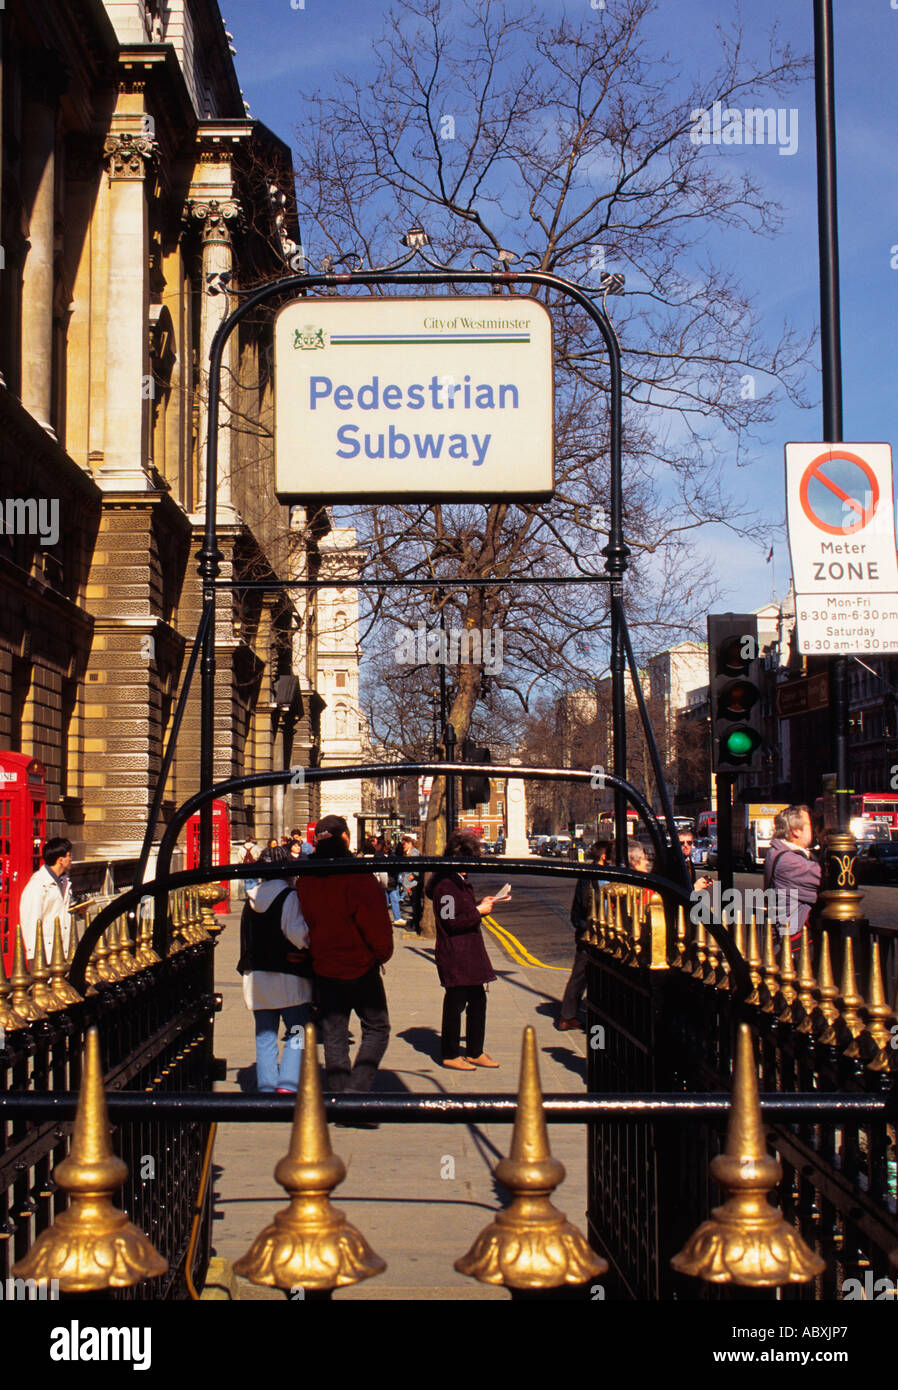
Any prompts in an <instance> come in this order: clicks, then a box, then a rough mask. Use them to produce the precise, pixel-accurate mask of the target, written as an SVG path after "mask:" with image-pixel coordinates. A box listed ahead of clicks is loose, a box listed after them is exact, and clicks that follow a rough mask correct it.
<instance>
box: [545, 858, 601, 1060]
mask: <svg viewBox="0 0 898 1390" xmlns="http://www.w3.org/2000/svg"><path fill="white" fill-rule="evenodd" d="M608 849H609V844H608V841H607V840H596V841H595V843H594V844H593V845H592V847H591V848H590V851H589V858H590V862H591V863H592V864H594V865H595V866H596V868H601V866H602V865H603V864H604V863H605V860H606V859H607V858H608ZM601 882H602V880H601V879H600V878H597V877H596V876H595V875H594V874H580V876H579V877H578V879H577V883H576V886H575V888H574V901H573V902H572V903H571V925H572V926H573V928H574V939H575V942H576V948H575V955H574V966H573V969H572V970H571V975H570V979H569V980H568V982H567V984H566V985H565V988H564V994H563V996H562V999H561V1017H560V1018H559V1020H558V1022H557V1023H556V1024H555V1027H556V1028H558V1029H559V1031H560V1032H562V1033H565V1032H568V1031H569V1030H570V1029H572V1028H579V1029H580V1031H581V1032H582V1031H583V1024H582V1023H581V1022H580V1019H579V1018H578V1017H577V1010H578V1008H579V1006H580V1000H581V999H582V998H583V991H584V990H585V988H586V942H585V937H586V928H587V926H588V925H589V914H590V909H591V907H592V894H593V890H594V889H597V888H598V886H599V884H600V883H601Z"/></svg>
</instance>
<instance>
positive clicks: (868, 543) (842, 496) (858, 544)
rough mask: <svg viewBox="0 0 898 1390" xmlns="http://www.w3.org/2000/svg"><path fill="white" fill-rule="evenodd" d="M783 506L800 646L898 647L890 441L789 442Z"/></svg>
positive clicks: (816, 649)
mask: <svg viewBox="0 0 898 1390" xmlns="http://www.w3.org/2000/svg"><path fill="white" fill-rule="evenodd" d="M786 512H787V520H788V527H789V553H790V555H791V558H792V576H793V580H794V586H795V605H796V608H795V611H796V620H797V623H798V646H799V651H801V652H803V653H808V654H815V655H820V654H827V653H835V652H893V651H898V557H896V553H895V516H894V504H893V493H892V451H891V448H890V446H889V445H888V444H787V445H786Z"/></svg>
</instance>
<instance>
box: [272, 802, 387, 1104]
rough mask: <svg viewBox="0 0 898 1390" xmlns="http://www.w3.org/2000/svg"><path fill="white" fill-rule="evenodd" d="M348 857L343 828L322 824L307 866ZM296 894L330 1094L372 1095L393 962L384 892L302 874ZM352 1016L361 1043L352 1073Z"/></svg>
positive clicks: (383, 1045) (367, 879) (334, 819)
mask: <svg viewBox="0 0 898 1390" xmlns="http://www.w3.org/2000/svg"><path fill="white" fill-rule="evenodd" d="M351 857H352V851H351V850H350V848H349V826H348V825H347V824H346V821H345V820H344V819H343V817H342V816H325V817H324V818H323V819H322V820H320V821H319V822H318V824H317V825H316V827H315V853H314V854H313V855H312V856H311V863H313V864H314V863H315V861H316V860H318V861H319V862H324V861H328V860H334V859H343V858H351ZM296 891H297V893H298V895H299V901H300V905H301V907H302V914H303V917H304V918H305V920H306V922H307V923H308V927H309V950H310V951H311V953H312V966H313V968H314V971H315V976H316V979H317V983H318V990H317V996H318V1016H319V1024H320V1028H321V1040H322V1042H323V1044H324V1065H325V1069H326V1071H327V1085H328V1089H329V1090H331V1091H370V1090H371V1087H372V1085H373V1084H374V1077H375V1075H376V1073H377V1068H378V1065H379V1063H380V1060H381V1058H382V1057H383V1055H384V1053H385V1052H386V1050H387V1044H388V1042H389V1041H390V1016H389V1013H388V1012H387V997H386V994H385V993H384V987H383V981H382V979H381V974H380V972H381V966H382V965H383V964H384V962H385V961H388V960H389V959H390V956H391V955H392V954H393V928H392V925H391V923H390V917H389V914H388V912H387V903H386V899H385V898H384V894H383V889H382V888H381V886H380V884H379V883H378V881H377V879H376V878H375V877H374V875H373V874H337V873H328V874H320V875H318V874H315V873H306V874H303V875H302V876H301V877H300V878H299V879H298V881H297V885H296ZM353 1010H354V1011H355V1013H356V1014H357V1015H358V1018H359V1022H360V1023H361V1025H362V1041H361V1044H360V1045H359V1050H358V1052H357V1054H356V1059H355V1063H354V1064H353V1065H352V1066H350V1059H349V1015H350V1014H351V1013H352V1012H353ZM366 1127H367V1126H366Z"/></svg>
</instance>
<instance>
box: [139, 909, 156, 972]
mask: <svg viewBox="0 0 898 1390" xmlns="http://www.w3.org/2000/svg"><path fill="white" fill-rule="evenodd" d="M137 940H138V945H137V955H136V957H135V959H136V960H138V961H139V962H140V967H141V969H142V970H144V969H146V967H147V966H148V965H155V964H156V962H157V961H158V960H159V957H158V956H157V954H156V952H155V951H154V950H153V927H152V924H151V922H150V919H149V917H147V916H143V917H141V918H139V921H138V937H137Z"/></svg>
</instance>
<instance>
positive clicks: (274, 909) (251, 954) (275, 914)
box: [237, 886, 312, 975]
mask: <svg viewBox="0 0 898 1390" xmlns="http://www.w3.org/2000/svg"><path fill="white" fill-rule="evenodd" d="M295 892H296V889H295V888H292V887H289V886H288V887H287V888H283V889H281V891H280V893H278V895H277V897H276V898H275V899H274V900H273V902H271V903H270V904H269V905H268V907H267V908H266V909H265V911H264V912H256V911H255V910H254V909H253V906H252V904H251V903H250V902H249V900H247V901H246V902H245V903H244V905H243V912H242V913H241V916H240V959H239V960H238V962H237V971H238V973H239V974H241V975H246V974H248V973H249V972H250V971H252V970H269V971H272V972H273V973H274V974H276V975H311V974H312V958H311V955H310V954H309V952H308V951H307V950H301V949H300V948H299V947H298V946H294V945H293V943H292V941H288V940H287V938H286V936H285V935H284V933H283V932H282V931H281V914H282V913H283V910H284V903H285V902H286V901H287V898H288V897H289V895H290V894H291V893H295Z"/></svg>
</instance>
